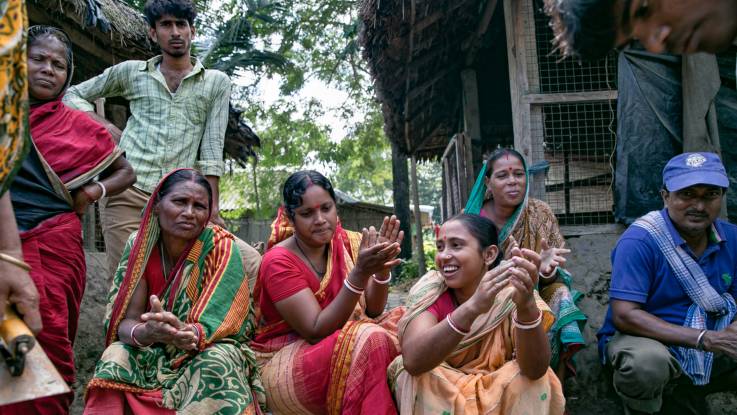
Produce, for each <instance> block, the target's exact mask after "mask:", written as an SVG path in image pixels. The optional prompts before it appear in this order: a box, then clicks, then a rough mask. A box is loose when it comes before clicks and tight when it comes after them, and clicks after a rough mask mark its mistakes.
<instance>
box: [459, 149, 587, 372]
mask: <svg viewBox="0 0 737 415" xmlns="http://www.w3.org/2000/svg"><path fill="white" fill-rule="evenodd" d="M528 190H529V171H528V169H527V165H526V163H525V160H524V158H523V157H522V155H521V154H519V153H518V152H517V151H515V150H512V149H506V148H501V149H498V150H496V151H494V152H493V153H492V154H491V156H490V157H489V159H488V160H487V161H486V163H484V166H483V168H482V169H481V173H480V174H479V176H478V178H477V179H476V183H475V184H474V186H473V190H472V191H471V196H470V197H469V199H468V203H467V204H466V208H465V210H464V211H465V213H470V214H477V215H480V216H483V217H486V218H489V219H491V220H492V221H493V222H494V223H495V224H496V226H497V228H498V229H499V242H500V246H501V249H502V252H504V253H505V255H504V257H505V258H508V257H509V252H510V251H511V249H512V248H514V247H515V246H518V247H519V248H524V249H530V250H533V251H535V252H538V253H540V257H541V259H542V262H541V264H540V279H539V283H538V284H539V290H540V296H541V297H542V298H543V300H545V302H546V303H547V304H548V305H549V306H550V308H551V310H552V311H553V313H554V314H555V317H556V319H555V324H554V325H553V326H552V327H551V328H550V330H549V331H548V338H549V340H550V346H551V351H552V356H551V361H550V365H551V366H552V367H553V368H554V369H555V370H556V373H557V374H558V377H559V378H560V379H561V381H562V380H563V379H564V377H565V374H566V372H567V371H570V372H571V373H575V371H574V367H573V361H572V358H573V355H574V354H575V353H576V352H577V351H578V350H579V349H580V348H581V347H583V345H584V339H583V335H582V334H581V330H582V329H583V326H584V324H585V323H586V316H585V315H584V314H583V313H582V312H581V310H579V309H578V307H577V306H576V302H577V301H578V299H579V298H580V297H581V293H579V292H578V291H576V290H574V289H573V288H572V287H571V274H570V273H568V271H566V270H565V269H564V266H565V263H566V258H565V254H567V253H569V252H570V251H569V250H568V249H564V248H563V245H564V239H563V236H562V235H561V233H560V228H559V227H558V220H557V219H556V218H555V215H554V214H553V211H552V210H551V209H550V206H548V204H547V203H545V202H543V201H541V200H537V199H533V198H530V197H529V195H528Z"/></svg>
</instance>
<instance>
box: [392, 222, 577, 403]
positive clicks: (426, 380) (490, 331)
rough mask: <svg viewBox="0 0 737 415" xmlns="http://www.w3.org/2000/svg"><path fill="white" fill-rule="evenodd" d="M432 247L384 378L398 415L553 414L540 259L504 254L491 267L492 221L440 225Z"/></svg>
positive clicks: (557, 389)
mask: <svg viewBox="0 0 737 415" xmlns="http://www.w3.org/2000/svg"><path fill="white" fill-rule="evenodd" d="M436 244H437V249H438V251H437V255H436V256H435V264H436V265H437V269H438V270H439V271H431V272H429V273H427V274H426V275H424V276H423V277H422V278H421V279H420V281H418V282H417V284H416V285H415V286H414V287H412V289H411V290H410V293H409V297H408V299H407V302H408V310H407V312H406V314H405V316H404V317H403V318H402V320H400V322H399V338H400V341H401V345H402V355H401V356H400V357H398V358H397V359H396V360H395V361H394V362H392V364H391V366H390V367H389V370H388V371H389V382H390V384H391V385H392V388H393V390H394V396H395V398H396V401H397V405H398V407H399V411H400V413H403V414H405V413H406V414H410V413H411V414H466V415H468V414H522V413H525V414H562V413H563V410H564V406H565V399H564V397H563V392H562V388H561V384H560V381H559V380H558V378H557V377H556V376H555V374H554V373H553V371H552V370H551V369H550V368H549V366H548V363H549V361H550V344H549V343H548V339H547V336H546V332H547V330H548V329H549V327H550V326H551V325H552V324H553V321H554V317H553V314H552V313H551V312H550V309H549V308H548V307H547V305H546V304H545V302H544V301H542V300H541V299H540V297H539V296H538V295H537V292H536V291H535V284H536V283H537V276H538V266H539V263H540V256H539V255H538V254H536V253H535V252H533V251H530V250H528V249H519V248H513V249H512V250H511V252H510V259H509V260H507V261H502V262H501V264H500V253H499V248H498V247H497V237H496V230H495V227H494V223H493V222H491V221H490V220H488V219H486V218H483V217H480V216H477V215H468V214H461V215H458V216H456V217H454V218H451V219H449V220H448V221H447V222H445V224H443V226H442V228H441V229H440V232H439V235H438V238H437V241H436Z"/></svg>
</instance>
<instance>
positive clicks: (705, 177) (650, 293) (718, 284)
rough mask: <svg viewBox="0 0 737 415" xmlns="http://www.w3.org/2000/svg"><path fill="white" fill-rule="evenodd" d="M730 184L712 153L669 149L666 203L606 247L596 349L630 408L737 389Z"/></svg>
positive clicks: (679, 404) (648, 409)
mask: <svg viewBox="0 0 737 415" xmlns="http://www.w3.org/2000/svg"><path fill="white" fill-rule="evenodd" d="M728 186H729V179H728V178H727V174H726V171H725V169H724V166H723V165H722V162H721V160H720V159H719V156H717V155H716V154H714V153H684V154H680V155H678V156H676V157H674V158H672V159H671V160H670V161H669V162H668V163H667V164H666V166H665V168H664V169H663V189H662V191H661V195H662V196H663V201H664V203H665V208H664V209H663V210H660V211H653V212H650V213H648V214H647V215H645V216H643V217H641V218H639V219H638V220H637V221H635V223H634V224H633V225H632V226H630V227H629V229H627V231H625V232H624V234H623V235H622V237H621V238H620V239H619V241H618V242H617V246H616V247H615V248H614V251H613V252H612V279H611V287H610V291H609V297H610V304H609V310H608V312H607V315H606V319H605V321H604V326H603V327H602V329H601V330H600V331H599V333H598V337H599V352H600V354H601V358H602V362H603V363H604V364H606V365H607V366H608V367H610V368H611V369H612V371H613V383H614V389H615V390H616V391H617V393H618V394H619V396H620V397H621V398H622V400H623V402H624V404H625V412H626V413H632V414H637V413H656V412H660V411H662V413H667V414H671V413H693V414H703V413H706V411H708V407H707V406H706V401H705V397H706V395H707V394H710V393H714V392H720V391H725V390H737V323H736V322H734V320H735V314H737V305H735V298H737V282H735V281H734V280H735V278H734V277H735V274H737V226H735V225H732V224H730V223H727V222H724V221H722V220H720V219H717V217H718V216H719V212H720V211H721V206H722V199H723V195H724V192H725V191H726V189H727V187H728Z"/></svg>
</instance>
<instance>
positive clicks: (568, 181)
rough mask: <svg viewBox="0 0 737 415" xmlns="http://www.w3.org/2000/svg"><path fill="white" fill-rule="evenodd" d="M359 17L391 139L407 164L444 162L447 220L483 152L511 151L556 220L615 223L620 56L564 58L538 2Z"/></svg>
mask: <svg viewBox="0 0 737 415" xmlns="http://www.w3.org/2000/svg"><path fill="white" fill-rule="evenodd" d="M360 15H361V20H362V31H361V36H360V42H361V44H362V46H363V54H364V58H365V60H366V61H367V62H368V65H369V68H370V70H371V73H372V75H373V78H374V85H375V90H376V94H377V97H378V99H379V101H380V102H381V104H382V109H383V114H384V120H385V131H386V134H387V137H388V138H389V140H390V141H391V142H392V143H393V145H395V146H396V148H397V149H398V150H399V152H400V153H401V154H402V155H404V157H407V156H412V157H414V158H415V159H416V160H426V159H436V160H437V159H440V160H441V161H442V164H443V189H444V190H443V203H442V206H441V211H442V216H443V218H447V217H449V216H451V215H453V214H455V213H457V212H459V211H460V210H461V208H462V207H463V205H464V204H465V202H466V199H467V197H468V194H469V192H470V189H471V186H472V184H473V181H474V179H475V177H476V173H478V171H479V169H480V167H481V163H482V158H483V154H484V153H486V152H488V151H491V150H493V149H495V148H497V147H498V146H511V145H514V147H515V148H516V149H518V150H520V152H521V153H522V154H523V155H524V156H525V157H526V159H527V161H528V164H531V165H532V164H537V165H538V166H540V167H541V168H540V169H539V170H540V171H541V173H540V174H538V175H537V176H536V177H534V178H533V181H532V187H531V189H532V194H533V195H534V196H535V197H538V198H541V199H543V200H546V201H547V202H548V203H549V204H550V205H551V206H552V208H553V210H554V211H555V212H556V214H557V215H558V217H559V220H560V221H561V222H562V223H564V224H594V223H609V222H612V221H613V215H612V204H613V202H612V200H613V196H612V190H611V183H612V178H613V171H612V167H611V166H610V158H611V157H612V154H613V151H614V144H615V138H616V133H615V131H616V108H617V103H616V99H617V91H616V86H615V83H616V79H617V65H616V55H614V54H610V55H609V56H607V57H606V58H604V59H602V60H600V61H596V62H589V63H581V62H573V61H570V60H562V61H561V59H560V57H559V55H557V54H555V53H554V51H553V50H552V49H553V47H552V43H551V41H552V37H553V34H552V31H551V30H550V28H549V26H548V18H547V16H546V15H545V14H544V12H543V4H542V0H503V1H497V0H460V1H450V0H446V1H427V0H409V1H404V2H399V1H379V0H365V1H364V2H363V3H362V5H361V12H360Z"/></svg>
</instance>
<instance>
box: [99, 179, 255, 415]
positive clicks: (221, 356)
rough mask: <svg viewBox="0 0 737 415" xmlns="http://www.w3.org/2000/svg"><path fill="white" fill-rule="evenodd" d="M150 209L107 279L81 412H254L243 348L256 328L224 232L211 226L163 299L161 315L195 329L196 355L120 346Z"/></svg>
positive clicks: (152, 241) (250, 364) (151, 219)
mask: <svg viewBox="0 0 737 415" xmlns="http://www.w3.org/2000/svg"><path fill="white" fill-rule="evenodd" d="M164 180H165V179H164ZM162 182H163V180H162ZM157 191H158V189H157ZM155 193H156V192H155ZM155 193H154V194H155ZM153 205H154V203H153V198H152V199H151V201H149V203H148V204H147V206H146V209H145V211H144V216H143V219H142V222H141V227H140V228H139V231H138V232H136V233H134V234H133V235H131V237H130V239H129V240H128V243H127V244H126V247H125V250H124V253H123V257H122V259H121V261H120V265H119V266H118V270H117V272H116V275H115V279H114V281H113V286H112V288H111V291H110V302H109V305H108V310H107V313H106V318H105V327H106V330H107V334H106V336H107V344H108V347H107V348H106V349H105V352H104V353H103V355H102V357H101V359H100V361H99V362H98V364H97V366H96V368H95V374H94V377H93V379H92V380H91V381H90V383H89V385H88V390H87V407H86V409H85V413H86V414H87V413H90V414H96V413H104V414H106V415H109V414H110V413H111V412H110V411H111V409H113V410H116V409H119V408H120V407H127V409H129V410H132V411H133V412H134V413H137V414H139V413H141V414H146V413H172V414H173V413H177V414H205V413H207V414H221V415H226V414H234V415H235V414H254V413H260V409H259V403H261V402H264V394H263V389H262V387H261V382H260V380H259V377H258V371H257V369H256V358H255V355H254V353H253V352H252V351H251V349H250V348H249V347H248V345H247V342H248V340H249V338H250V336H251V335H252V334H253V331H254V329H255V325H254V318H253V317H254V314H253V309H252V308H251V296H250V290H249V288H248V278H247V277H246V275H245V272H244V269H243V264H242V262H241V257H240V255H239V253H238V249H237V248H236V247H235V245H234V240H233V235H231V234H230V233H228V232H227V231H225V230H224V229H222V228H220V227H218V226H213V225H210V226H208V227H206V228H205V229H204V230H203V231H202V233H201V234H200V235H199V237H198V238H197V239H195V240H194V241H192V242H191V243H190V245H189V247H188V252H186V253H185V254H184V255H186V258H185V259H184V260H183V261H181V260H180V261H179V262H180V263H179V264H178V265H177V269H176V271H175V276H174V277H173V278H172V280H171V282H170V283H169V284H168V286H167V287H166V288H165V289H164V292H163V294H162V296H161V301H162V304H163V305H164V309H165V310H167V311H170V312H172V313H173V314H174V315H176V316H177V317H178V318H179V319H180V320H181V321H183V322H185V323H190V324H195V325H197V327H198V329H199V331H200V333H202V335H201V338H200V343H199V345H198V347H197V350H196V351H195V352H188V351H184V350H180V349H177V348H175V347H173V346H169V345H163V344H154V345H152V346H149V347H141V348H139V347H134V346H131V345H128V344H125V343H123V342H121V341H119V340H118V326H119V324H120V322H121V321H123V319H124V318H125V313H126V309H127V308H128V304H129V303H130V300H131V297H132V296H133V292H134V291H135V289H136V286H137V285H138V283H139V281H140V280H141V278H144V271H145V269H146V266H147V262H148V261H149V257H150V256H151V253H152V251H153V250H154V248H155V247H156V246H157V243H158V239H159V234H160V229H159V225H158V220H157V218H156V216H155V215H154V214H153ZM121 413H122V412H121Z"/></svg>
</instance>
